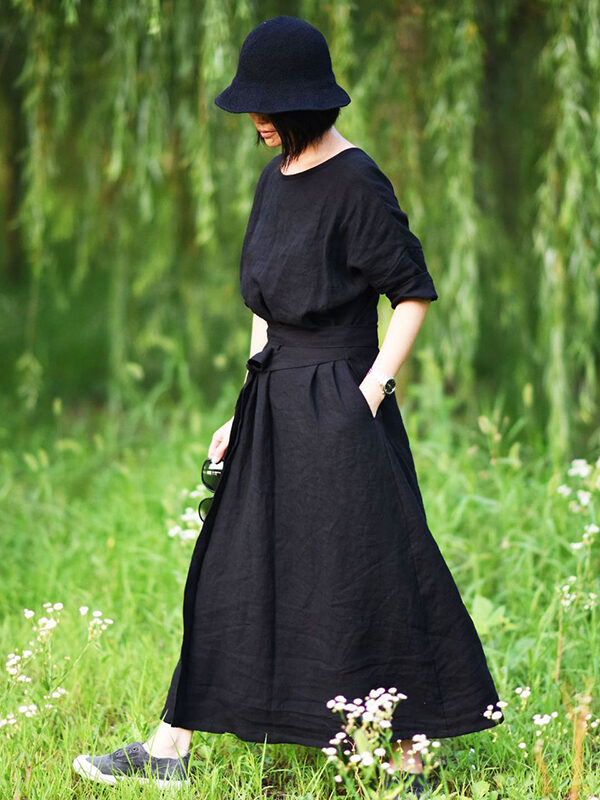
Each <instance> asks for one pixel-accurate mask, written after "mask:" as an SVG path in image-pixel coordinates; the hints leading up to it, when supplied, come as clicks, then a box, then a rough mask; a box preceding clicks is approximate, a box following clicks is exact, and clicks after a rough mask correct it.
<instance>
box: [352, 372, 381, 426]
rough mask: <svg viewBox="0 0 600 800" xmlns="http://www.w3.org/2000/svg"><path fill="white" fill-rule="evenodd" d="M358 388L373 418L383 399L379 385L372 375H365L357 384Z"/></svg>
mask: <svg viewBox="0 0 600 800" xmlns="http://www.w3.org/2000/svg"><path fill="white" fill-rule="evenodd" d="M358 388H359V389H360V390H361V392H362V393H363V395H364V397H365V400H366V401H367V403H368V404H369V407H370V409H371V413H372V414H373V416H375V414H376V413H377V409H378V408H379V404H380V403H381V401H382V400H383V398H384V397H385V395H384V393H383V391H382V390H381V384H380V383H379V381H378V380H377V379H376V378H374V377H373V376H372V375H370V374H367V375H365V377H364V378H363V380H362V382H361V383H360V384H359V387H358Z"/></svg>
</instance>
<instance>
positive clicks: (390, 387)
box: [383, 378, 396, 394]
mask: <svg viewBox="0 0 600 800" xmlns="http://www.w3.org/2000/svg"><path fill="white" fill-rule="evenodd" d="M395 388H396V381H395V380H394V379H393V378H389V379H388V380H387V381H386V382H385V386H384V387H383V391H384V392H385V393H386V394H391V393H392V392H393V391H394V389H395Z"/></svg>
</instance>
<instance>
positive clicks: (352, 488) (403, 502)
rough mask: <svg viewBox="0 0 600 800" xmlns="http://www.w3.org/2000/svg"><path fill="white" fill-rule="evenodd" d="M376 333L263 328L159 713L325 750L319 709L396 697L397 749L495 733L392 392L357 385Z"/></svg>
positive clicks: (177, 722) (466, 619) (471, 640)
mask: <svg viewBox="0 0 600 800" xmlns="http://www.w3.org/2000/svg"><path fill="white" fill-rule="evenodd" d="M377 353H378V337H377V328H376V326H333V327H326V328H325V327H323V328H317V329H308V328H298V327H293V326H290V325H287V324H283V323H274V322H271V323H269V327H268V340H267V344H266V345H265V347H264V348H263V349H262V350H261V351H260V352H258V353H256V354H254V355H253V356H252V357H251V358H249V359H248V362H247V367H248V370H249V374H248V376H247V378H246V382H245V383H244V385H243V387H242V389H241V391H240V394H239V396H238V398H237V402H236V405H235V412H234V419H233V424H232V429H231V435H230V441H229V446H228V449H227V452H226V454H225V457H224V463H223V472H222V476H221V480H220V483H219V485H218V487H217V490H216V492H215V495H214V498H213V503H212V506H211V509H210V511H209V513H208V516H207V518H206V520H205V521H204V524H203V526H202V529H201V531H200V535H199V537H198V539H197V541H196V544H195V547H194V551H193V554H192V558H191V563H190V567H189V572H188V576H187V580H186V585H185V590H184V601H183V641H182V646H181V653H180V657H179V660H178V662H177V664H176V666H175V669H174V671H173V675H172V679H171V683H170V686H169V688H168V692H167V697H166V700H165V703H164V706H163V709H162V712H161V718H162V719H164V720H165V721H166V722H169V723H170V724H171V725H173V726H177V727H182V728H189V729H192V730H202V731H207V732H214V733H224V732H230V733H234V734H235V735H237V736H238V737H239V738H241V739H244V740H246V741H253V742H263V741H265V740H266V741H267V742H268V743H296V744H302V745H306V746H312V747H324V746H326V745H328V743H329V739H330V738H331V737H332V736H333V735H334V733H336V732H337V731H338V730H340V722H341V718H340V716H339V714H334V713H333V712H332V711H331V710H330V709H329V708H328V707H327V705H326V703H327V701H328V700H330V699H331V698H333V697H335V696H337V695H343V696H345V697H346V698H348V700H353V699H354V698H358V697H364V696H365V695H367V694H368V692H369V691H370V690H371V689H376V688H379V687H383V688H385V689H388V688H390V687H392V686H394V687H396V688H397V690H398V691H399V692H402V693H403V694H405V695H406V698H407V699H406V700H402V701H400V702H399V703H398V704H397V706H396V709H395V711H394V718H393V726H392V733H393V736H394V738H395V739H397V738H411V737H412V736H413V735H414V734H415V733H424V734H426V735H427V736H428V737H430V738H441V737H450V736H458V735H461V734H465V733H471V732H474V731H479V730H482V729H485V728H490V727H492V726H494V725H497V724H499V723H500V722H502V721H503V719H504V718H503V716H502V715H501V714H500V716H499V717H498V718H496V719H491V718H490V716H489V712H488V715H487V716H484V711H485V710H486V708H487V707H488V706H489V705H492V706H494V710H499V709H497V706H496V703H497V701H498V695H497V692H496V688H495V685H494V681H493V679H492V677H491V674H490V671H489V669H488V665H487V663H486V658H485V655H484V651H483V648H482V644H481V641H480V639H479V637H478V635H477V632H476V630H475V627H474V624H473V621H472V619H471V617H470V616H469V614H468V612H467V609H466V607H465V605H464V603H463V601H462V599H461V596H460V594H459V591H458V588H457V586H456V584H455V582H454V579H453V577H452V574H451V572H450V570H449V568H448V566H447V565H446V563H445V561H444V558H443V556H442V554H441V552H440V550H439V547H438V545H437V543H436V541H435V539H434V537H433V535H432V533H431V531H430V530H429V528H428V524H427V518H426V514H425V509H424V505H423V500H422V497H421V493H420V490H419V485H418V481H417V474H416V471H415V466H414V462H413V457H412V454H411V451H410V447H409V442H408V437H407V434H406V430H405V427H404V422H403V420H402V416H401V413H400V410H399V407H398V403H397V400H396V397H395V396H394V395H393V394H392V395H387V396H385V397H384V399H383V400H382V402H381V404H380V405H379V408H378V409H377V413H376V414H375V416H373V414H372V412H371V409H370V408H369V405H368V403H367V401H366V399H365V397H364V396H363V394H362V392H361V391H360V389H359V387H358V385H359V383H360V382H361V380H362V378H363V377H364V375H365V373H366V371H367V369H368V368H369V366H370V365H371V364H372V363H373V360H374V359H375V357H376V355H377Z"/></svg>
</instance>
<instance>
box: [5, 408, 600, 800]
mask: <svg viewBox="0 0 600 800" xmlns="http://www.w3.org/2000/svg"><path fill="white" fill-rule="evenodd" d="M229 400H230V401H231V398H229ZM232 408H233V401H231V402H230V403H229V404H228V405H226V406H225V405H224V406H223V407H221V408H215V409H213V410H212V411H211V413H210V414H203V413H201V412H200V411H198V410H197V409H195V408H194V407H193V406H192V405H186V404H182V405H181V406H180V407H177V408H170V409H163V410H156V409H154V410H153V412H152V414H147V413H145V412H144V410H143V409H137V410H136V411H132V412H130V413H128V414H127V415H125V416H123V417H122V418H121V419H120V420H119V422H118V424H117V423H114V422H113V421H110V420H109V419H107V418H106V417H105V415H104V414H103V412H102V410H101V409H100V410H98V409H83V410H79V411H78V413H77V414H75V413H67V412H62V411H61V410H60V407H58V406H57V407H56V409H55V411H56V413H55V415H54V419H53V421H51V422H50V423H43V424H38V425H35V426H31V427H28V426H27V425H26V424H25V423H24V421H23V419H22V418H21V417H19V418H17V417H16V416H15V415H14V413H13V415H12V416H11V414H10V413H9V412H7V413H5V415H4V418H3V423H2V425H3V427H2V429H1V431H0V436H1V439H0V445H1V447H2V450H1V452H0V470H1V474H0V478H1V482H0V526H1V546H2V559H1V562H0V577H1V580H2V589H3V591H2V593H1V594H0V652H1V653H2V654H3V655H4V656H5V657H6V656H8V654H9V653H11V652H12V653H15V652H17V653H21V652H22V650H24V649H26V648H28V646H29V642H30V641H34V642H35V641H36V640H35V635H34V634H33V633H32V623H34V622H35V621H36V620H37V619H38V618H39V617H40V616H41V615H42V614H43V613H45V609H44V608H43V603H45V602H51V603H56V602H60V603H63V608H62V609H61V610H60V611H59V612H50V613H49V614H47V616H52V614H54V615H55V616H59V617H60V621H59V623H58V625H57V626H56V628H55V630H54V631H53V633H52V634H51V635H50V637H49V640H48V644H47V646H46V652H45V653H40V654H36V655H34V656H33V657H31V660H30V662H29V663H28V666H27V667H26V668H25V669H24V672H25V673H26V674H27V675H29V676H31V677H32V681H31V682H29V683H19V682H15V681H14V679H13V678H11V676H10V675H9V674H8V672H7V671H6V670H3V677H2V678H1V679H0V681H1V682H0V700H1V708H0V718H4V719H5V718H6V717H7V715H9V713H11V712H12V713H14V714H15V715H16V717H17V718H18V720H19V722H18V723H17V724H5V725H3V726H2V727H0V757H1V764H2V768H1V769H0V797H2V798H7V799H8V798H15V799H16V798H19V799H21V798H28V800H29V799H30V798H31V799H32V800H33V799H35V800H38V798H48V800H54V798H56V799H57V800H58V798H61V799H62V798H64V797H67V796H70V797H98V796H104V794H105V793H106V794H107V796H109V795H110V794H113V795H114V794H118V796H119V797H134V796H135V797H137V796H139V794H140V790H139V789H137V788H135V787H133V788H128V787H119V789H117V790H115V789H113V788H112V787H110V786H109V787H106V788H104V787H101V786H99V785H97V784H91V783H88V782H85V781H83V780H82V779H80V778H79V777H78V776H76V775H75V774H74V773H72V771H71V761H72V759H73V757H74V756H75V755H77V754H78V753H80V752H90V751H91V750H92V749H93V750H94V751H95V752H108V751H110V750H113V749H115V748H117V747H119V746H121V745H123V744H124V743H126V742H128V741H131V740H132V739H134V738H136V739H137V738H141V739H143V738H145V737H146V736H147V734H148V733H149V731H150V730H151V729H152V728H154V726H155V725H156V724H157V722H158V715H159V712H160V710H161V708H162V704H163V701H164V698H165V695H166V691H167V688H168V683H169V680H170V677H171V673H172V669H173V667H174V665H175V662H176V659H177V656H178V653H179V647H180V636H181V602H182V593H183V584H184V580H185V576H186V572H187V567H188V563H189V558H190V555H191V550H192V547H193V540H188V541H182V540H180V539H178V538H176V537H170V536H168V534H167V531H168V530H169V528H171V527H172V526H173V525H175V524H177V523H178V522H179V521H180V520H179V518H180V515H181V514H182V513H183V511H184V509H185V507H186V506H187V505H192V506H195V505H196V504H197V500H190V499H189V498H186V497H184V496H183V495H182V492H183V491H184V490H191V489H194V488H195V487H196V486H197V484H198V483H199V468H200V465H201V463H202V459H203V458H204V457H205V455H206V450H207V447H208V443H209V440H210V436H211V434H212V431H213V430H214V429H215V428H216V427H218V425H220V424H222V422H223V421H224V420H225V419H227V417H228V416H230V414H231V411H232ZM402 411H403V416H404V418H405V424H406V425H407V429H408V433H409V437H410V439H411V444H412V449H413V453H414V456H415V461H416V465H417V471H418V475H419V480H420V485H421V489H422V492H423V497H424V501H425V505H426V509H427V516H428V521H429V526H430V528H431V530H432V532H433V534H434V536H435V537H436V540H437V542H438V544H439V546H440V548H441V550H442V552H443V554H444V556H445V558H446V560H447V562H448V565H449V566H450V569H451V570H452V573H453V575H454V577H455V579H456V582H457V584H458V586H459V588H460V590H461V593H462V595H463V598H464V600H465V603H466V605H467V608H468V609H469V611H470V612H471V614H472V616H473V619H474V621H475V624H476V626H477V629H478V631H479V633H480V636H481V639H482V642H483V645H484V648H485V651H486V655H487V657H488V662H489V665H490V668H491V670H492V673H493V675H494V677H495V679H496V682H497V686H498V691H499V694H500V697H501V699H503V700H506V701H507V703H508V705H507V707H506V708H505V709H504V711H505V716H506V722H505V723H504V724H502V725H500V726H498V728H496V729H492V730H489V731H484V732H481V733H475V734H469V735H467V736H461V737H456V738H454V739H446V740H442V742H441V746H440V747H439V748H438V750H437V751H436V754H435V755H436V758H437V760H438V766H437V767H436V768H435V772H436V774H437V775H438V776H439V777H440V778H441V780H442V789H443V791H442V792H441V793H440V795H439V796H440V797H448V798H462V797H468V798H476V800H479V799H480V798H490V800H500V798H510V800H513V799H516V800H518V798H540V797H552V798H555V797H561V798H562V797H566V795H567V792H568V791H569V787H570V786H571V783H572V779H573V778H572V776H573V771H574V770H575V773H577V770H578V769H581V775H582V785H581V787H580V790H579V794H578V796H579V797H580V798H588V797H591V796H593V795H597V794H598V793H599V792H600V738H599V736H600V727H599V726H598V724H597V721H598V715H599V714H600V709H599V705H598V692H597V685H598V669H599V655H600V651H599V646H598V607H597V599H596V598H594V597H592V598H591V599H590V598H589V593H596V595H600V581H599V578H598V575H599V573H600V570H599V558H598V539H599V536H598V535H597V534H596V535H594V534H593V533H592V535H591V537H589V541H588V542H587V543H585V544H584V545H582V546H581V547H580V548H579V549H574V548H572V547H571V546H570V543H571V542H579V541H582V535H583V532H584V525H585V524H586V523H596V522H597V521H598V520H597V514H598V507H599V505H598V500H599V496H600V483H599V481H598V476H599V474H600V469H599V468H595V467H594V461H595V459H596V458H597V457H598V454H593V453H583V454H580V455H581V457H584V458H585V457H587V458H588V461H589V462H590V464H591V465H592V467H593V471H592V472H591V473H590V475H588V476H587V477H581V476H576V475H568V470H569V466H570V465H569V463H566V464H564V467H563V468H562V469H560V470H559V471H556V470H552V469H551V468H550V467H549V466H548V464H547V462H546V460H545V459H544V457H543V454H541V455H539V454H535V453H534V452H532V450H531V449H529V448H528V447H527V446H526V445H525V444H523V442H526V438H525V437H526V435H527V430H526V426H525V427H522V426H519V425H514V426H512V428H511V427H506V426H505V427H504V428H502V426H500V425H499V423H498V421H497V420H496V419H494V415H491V418H489V419H488V418H480V419H479V420H473V422H472V424H471V425H469V424H468V423H467V424H466V425H464V424H463V427H462V428H460V427H458V426H455V427H454V428H452V430H451V431H450V434H451V435H447V436H445V437H442V436H440V435H437V434H438V431H436V430H433V429H432V428H431V426H430V425H429V423H428V422H427V420H429V419H431V416H430V410H428V412H427V419H425V417H423V418H421V417H420V416H419V412H418V410H414V411H413V410H410V411H408V412H406V411H405V409H404V407H402ZM440 413H441V412H440ZM12 417H14V419H13V418H12ZM440 424H441V423H440ZM444 424H446V425H447V424H448V423H447V421H446V422H444ZM422 430H424V431H425V432H424V433H423V432H422ZM519 432H520V433H519ZM519 435H522V436H523V441H521V440H520V439H519ZM449 442H450V443H451V446H449ZM561 484H569V485H570V486H572V487H573V489H572V493H571V495H570V496H569V497H566V496H563V494H561V492H559V491H557V488H558V487H559V486H560V485H561ZM586 487H587V488H588V489H589V490H590V492H591V496H590V498H589V502H588V504H587V505H580V506H579V510H576V509H575V508H574V507H573V505H572V501H573V498H574V497H575V493H576V491H577V489H581V488H586ZM582 499H583V500H585V499H586V498H585V496H583V497H582ZM570 576H572V579H571V581H569V578H570ZM561 587H570V593H571V595H574V596H572V597H571V598H570V599H569V598H567V599H566V600H565V601H564V604H563V603H561V597H562V596H563V594H564V593H566V591H567V590H566V589H564V591H563V589H561ZM570 600H572V602H570ZM84 605H85V606H88V607H89V611H88V614H87V615H86V616H82V615H81V614H80V612H79V608H80V606H84ZM26 608H27V609H32V610H33V611H34V612H35V617H32V618H30V619H29V618H26V617H25V615H24V609H26ZM96 609H97V610H100V611H101V612H102V615H103V617H108V618H110V619H112V620H113V623H112V624H109V625H107V628H106V630H104V631H102V632H101V635H100V636H99V638H98V639H96V640H93V641H88V623H89V619H90V614H91V612H92V611H93V610H96ZM5 660H6V658H5ZM52 665H56V666H55V667H54V668H53V666H52ZM64 670H67V672H66V674H64V675H63V671H64ZM557 670H558V681H557V680H556V678H557ZM588 681H592V682H593V683H592V684H590V685H588ZM57 686H62V687H64V689H66V693H65V694H63V695H62V696H61V697H59V698H54V699H51V702H52V703H53V704H54V705H55V706H56V708H55V709H45V708H42V709H41V710H40V711H39V713H37V714H34V715H33V716H30V717H27V716H25V714H24V713H22V712H18V707H19V706H20V705H22V704H23V703H30V702H35V703H36V704H39V703H40V702H41V704H42V706H43V703H44V702H45V701H44V700H43V699H42V696H43V694H47V693H49V691H50V690H52V689H55V688H56V687H57ZM517 687H529V688H530V695H529V696H528V697H526V698H523V699H520V697H519V695H518V694H517V693H516V692H515V689H516V688H517ZM586 688H587V690H589V694H590V695H591V701H590V702H589V704H588V703H587V702H586V701H585V692H586ZM46 702H47V700H46ZM578 704H579V707H580V708H581V709H582V710H581V711H580V712H578V711H577V707H578ZM588 705H589V709H588ZM552 712H556V715H555V716H554V717H550V719H551V721H550V722H549V723H548V724H547V725H542V726H539V725H536V724H535V722H534V720H533V715H534V714H552ZM586 713H589V714H590V716H589V718H588V720H587V728H585V729H584V728H582V727H578V719H580V718H581V716H582V715H585V714H586ZM537 731H541V735H539V736H537V735H536V733H537ZM576 731H579V734H580V736H579V738H578V737H577V736H575V735H574V733H575V732H576ZM581 734H585V735H583V738H582V736H581ZM536 741H537V747H540V751H539V753H537V754H536V747H534V745H535V744H536ZM520 743H525V746H524V747H522V746H520ZM193 746H194V749H195V755H196V757H197V761H196V772H195V777H194V780H193V783H192V786H191V787H190V788H189V789H186V790H182V791H181V793H180V795H179V796H182V797H187V796H189V797H202V798H215V799H216V798H237V797H240V798H244V799H245V798H248V799H249V798H258V797H263V796H264V797H267V796H271V797H284V796H285V797H290V798H306V799H307V798H315V799H316V798H328V797H333V796H336V795H338V796H343V795H344V794H345V791H344V788H343V786H342V785H339V784H337V783H335V782H334V780H333V776H334V774H335V769H334V767H333V766H332V765H331V764H329V763H328V762H327V760H326V756H325V755H324V754H323V753H322V752H321V751H320V750H319V749H317V748H305V747H301V746H297V745H287V744H286V745H279V744H278V745H266V746H263V745H262V744H258V743H247V742H243V741H241V740H239V739H238V738H237V737H236V736H234V735H233V734H223V735H217V734H210V733H202V732H195V733H194V737H193ZM575 782H576V783H577V779H576V781H575ZM576 794H577V793H576V792H574V793H573V798H572V800H575V798H576ZM143 795H144V796H147V797H153V796H155V795H156V796H157V797H158V796H161V792H160V791H159V790H157V789H155V788H154V787H151V786H150V787H147V788H144V789H143Z"/></svg>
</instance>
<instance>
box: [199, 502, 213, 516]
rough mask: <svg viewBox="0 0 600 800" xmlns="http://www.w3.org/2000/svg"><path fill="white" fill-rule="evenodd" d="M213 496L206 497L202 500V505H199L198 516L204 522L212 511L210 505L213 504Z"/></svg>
mask: <svg viewBox="0 0 600 800" xmlns="http://www.w3.org/2000/svg"><path fill="white" fill-rule="evenodd" d="M212 501H213V499H212V497H205V498H204V500H202V501H201V503H200V505H199V506H198V516H199V517H200V519H201V520H202V522H204V520H205V519H206V515H207V514H208V512H209V511H210V507H211V505H212Z"/></svg>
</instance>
